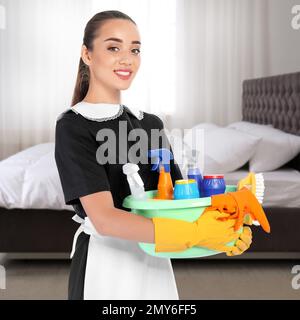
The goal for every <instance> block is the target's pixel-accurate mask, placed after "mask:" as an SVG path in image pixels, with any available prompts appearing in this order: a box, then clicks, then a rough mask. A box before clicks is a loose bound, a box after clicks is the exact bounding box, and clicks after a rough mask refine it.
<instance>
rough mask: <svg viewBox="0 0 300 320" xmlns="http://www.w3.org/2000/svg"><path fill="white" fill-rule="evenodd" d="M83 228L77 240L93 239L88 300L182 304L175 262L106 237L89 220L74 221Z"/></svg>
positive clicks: (132, 243) (87, 279)
mask: <svg viewBox="0 0 300 320" xmlns="http://www.w3.org/2000/svg"><path fill="white" fill-rule="evenodd" d="M72 219H73V220H75V221H76V222H78V223H81V226H80V227H79V228H78V230H77V231H76V233H75V235H74V239H73V248H72V252H71V258H72V256H73V254H74V250H75V246H76V241H77V237H78V236H79V234H80V233H81V232H82V231H83V232H85V233H86V234H89V235H90V240H89V246H88V254H87V263H86V269H85V280H84V300H145V299H149V300H155V299H157V300H169V299H170V300H178V299H179V297H178V292H177V286H176V281H175V277H174V273H173V268H172V264H171V260H170V259H168V258H158V257H154V256H150V255H148V254H146V253H145V252H144V251H143V250H142V249H140V248H139V246H138V243H137V242H135V241H130V240H124V239H120V238H116V237H110V236H102V235H101V234H99V233H97V231H96V230H95V228H94V226H93V225H92V223H91V221H90V219H89V218H87V217H86V218H85V219H82V218H80V217H79V216H78V215H75V216H73V218H72Z"/></svg>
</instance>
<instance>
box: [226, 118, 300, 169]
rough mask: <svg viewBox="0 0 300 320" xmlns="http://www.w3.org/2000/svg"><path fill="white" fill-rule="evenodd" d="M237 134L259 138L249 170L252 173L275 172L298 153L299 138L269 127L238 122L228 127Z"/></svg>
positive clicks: (299, 147) (299, 148) (299, 149)
mask: <svg viewBox="0 0 300 320" xmlns="http://www.w3.org/2000/svg"><path fill="white" fill-rule="evenodd" d="M228 128H232V129H235V130H237V131H238V132H243V133H248V134H252V135H253V136H255V137H258V138H260V139H261V140H260V142H259V144H258V146H257V148H256V151H255V153H254V154H253V156H252V157H251V159H250V162H249V169H250V170H251V171H254V172H259V171H272V170H276V169H278V168H280V167H282V166H283V165H285V164H286V163H287V162H289V161H290V160H292V159H293V158H295V157H296V156H297V154H298V153H299V152H300V137H299V136H296V135H293V134H289V133H285V132H283V131H281V130H278V129H275V128H273V127H271V126H267V125H262V124H255V123H250V122H247V121H240V122H235V123H232V124H230V125H229V126H228Z"/></svg>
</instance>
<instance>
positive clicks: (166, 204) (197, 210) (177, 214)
mask: <svg viewBox="0 0 300 320" xmlns="http://www.w3.org/2000/svg"><path fill="white" fill-rule="evenodd" d="M234 191H236V186H235V185H227V186H226V190H225V192H234ZM156 193H157V190H151V191H146V195H147V200H136V199H133V197H132V196H131V195H130V196H127V197H126V198H125V199H124V201H123V206H124V207H125V208H130V209H131V212H133V213H135V214H138V215H141V216H144V217H146V218H153V217H163V218H170V219H181V220H185V221H189V222H192V221H195V220H197V219H198V218H199V217H200V215H201V214H202V213H203V211H204V210H205V208H206V207H208V206H210V205H211V197H206V198H195V199H184V200H153V197H154V196H155V195H156ZM241 231H242V228H241V229H240V230H238V232H239V233H240V232H241ZM138 244H139V247H140V248H141V249H142V250H143V251H145V252H146V253H147V254H150V255H152V256H156V257H160V258H198V257H206V256H212V255H215V254H219V253H221V252H219V251H214V250H209V249H206V248H202V247H195V246H194V247H192V248H189V249H187V250H184V251H180V252H155V244H153V243H144V242H139V243H138ZM228 245H233V243H229V244H228Z"/></svg>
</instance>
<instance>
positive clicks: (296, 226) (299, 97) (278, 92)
mask: <svg viewBox="0 0 300 320" xmlns="http://www.w3.org/2000/svg"><path fill="white" fill-rule="evenodd" d="M242 114H243V118H242V119H243V120H244V121H249V122H253V123H258V124H272V125H273V126H274V127H275V128H277V129H280V130H282V131H284V132H287V133H292V134H295V135H299V136H300V72H296V73H290V74H283V75H278V76H272V77H266V78H259V79H251V80H245V81H244V82H243V94H242ZM284 167H290V168H294V169H296V170H298V171H300V154H298V156H297V157H296V158H295V159H293V160H292V161H290V162H289V163H288V164H286V165H285V166H284ZM264 210H265V212H266V214H267V216H268V219H269V221H270V225H271V234H266V233H265V232H264V231H262V230H261V228H252V230H253V237H254V238H255V241H254V242H253V244H252V245H251V247H250V249H249V252H283V253H287V252H299V253H300V232H299V230H300V208H284V207H282V208H266V207H264Z"/></svg>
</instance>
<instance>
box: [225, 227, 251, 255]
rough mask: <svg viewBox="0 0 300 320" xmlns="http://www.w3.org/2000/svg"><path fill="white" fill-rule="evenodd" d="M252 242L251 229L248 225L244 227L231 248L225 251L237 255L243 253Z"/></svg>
mask: <svg viewBox="0 0 300 320" xmlns="http://www.w3.org/2000/svg"><path fill="white" fill-rule="evenodd" d="M251 243H252V231H251V229H250V228H249V227H244V228H243V232H242V233H241V235H240V237H239V239H238V240H237V241H236V243H235V245H234V246H233V247H232V250H231V251H229V252H227V253H226V255H227V256H229V257H231V256H238V255H241V254H242V253H244V252H245V251H246V250H248V249H249V247H250V245H251Z"/></svg>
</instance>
